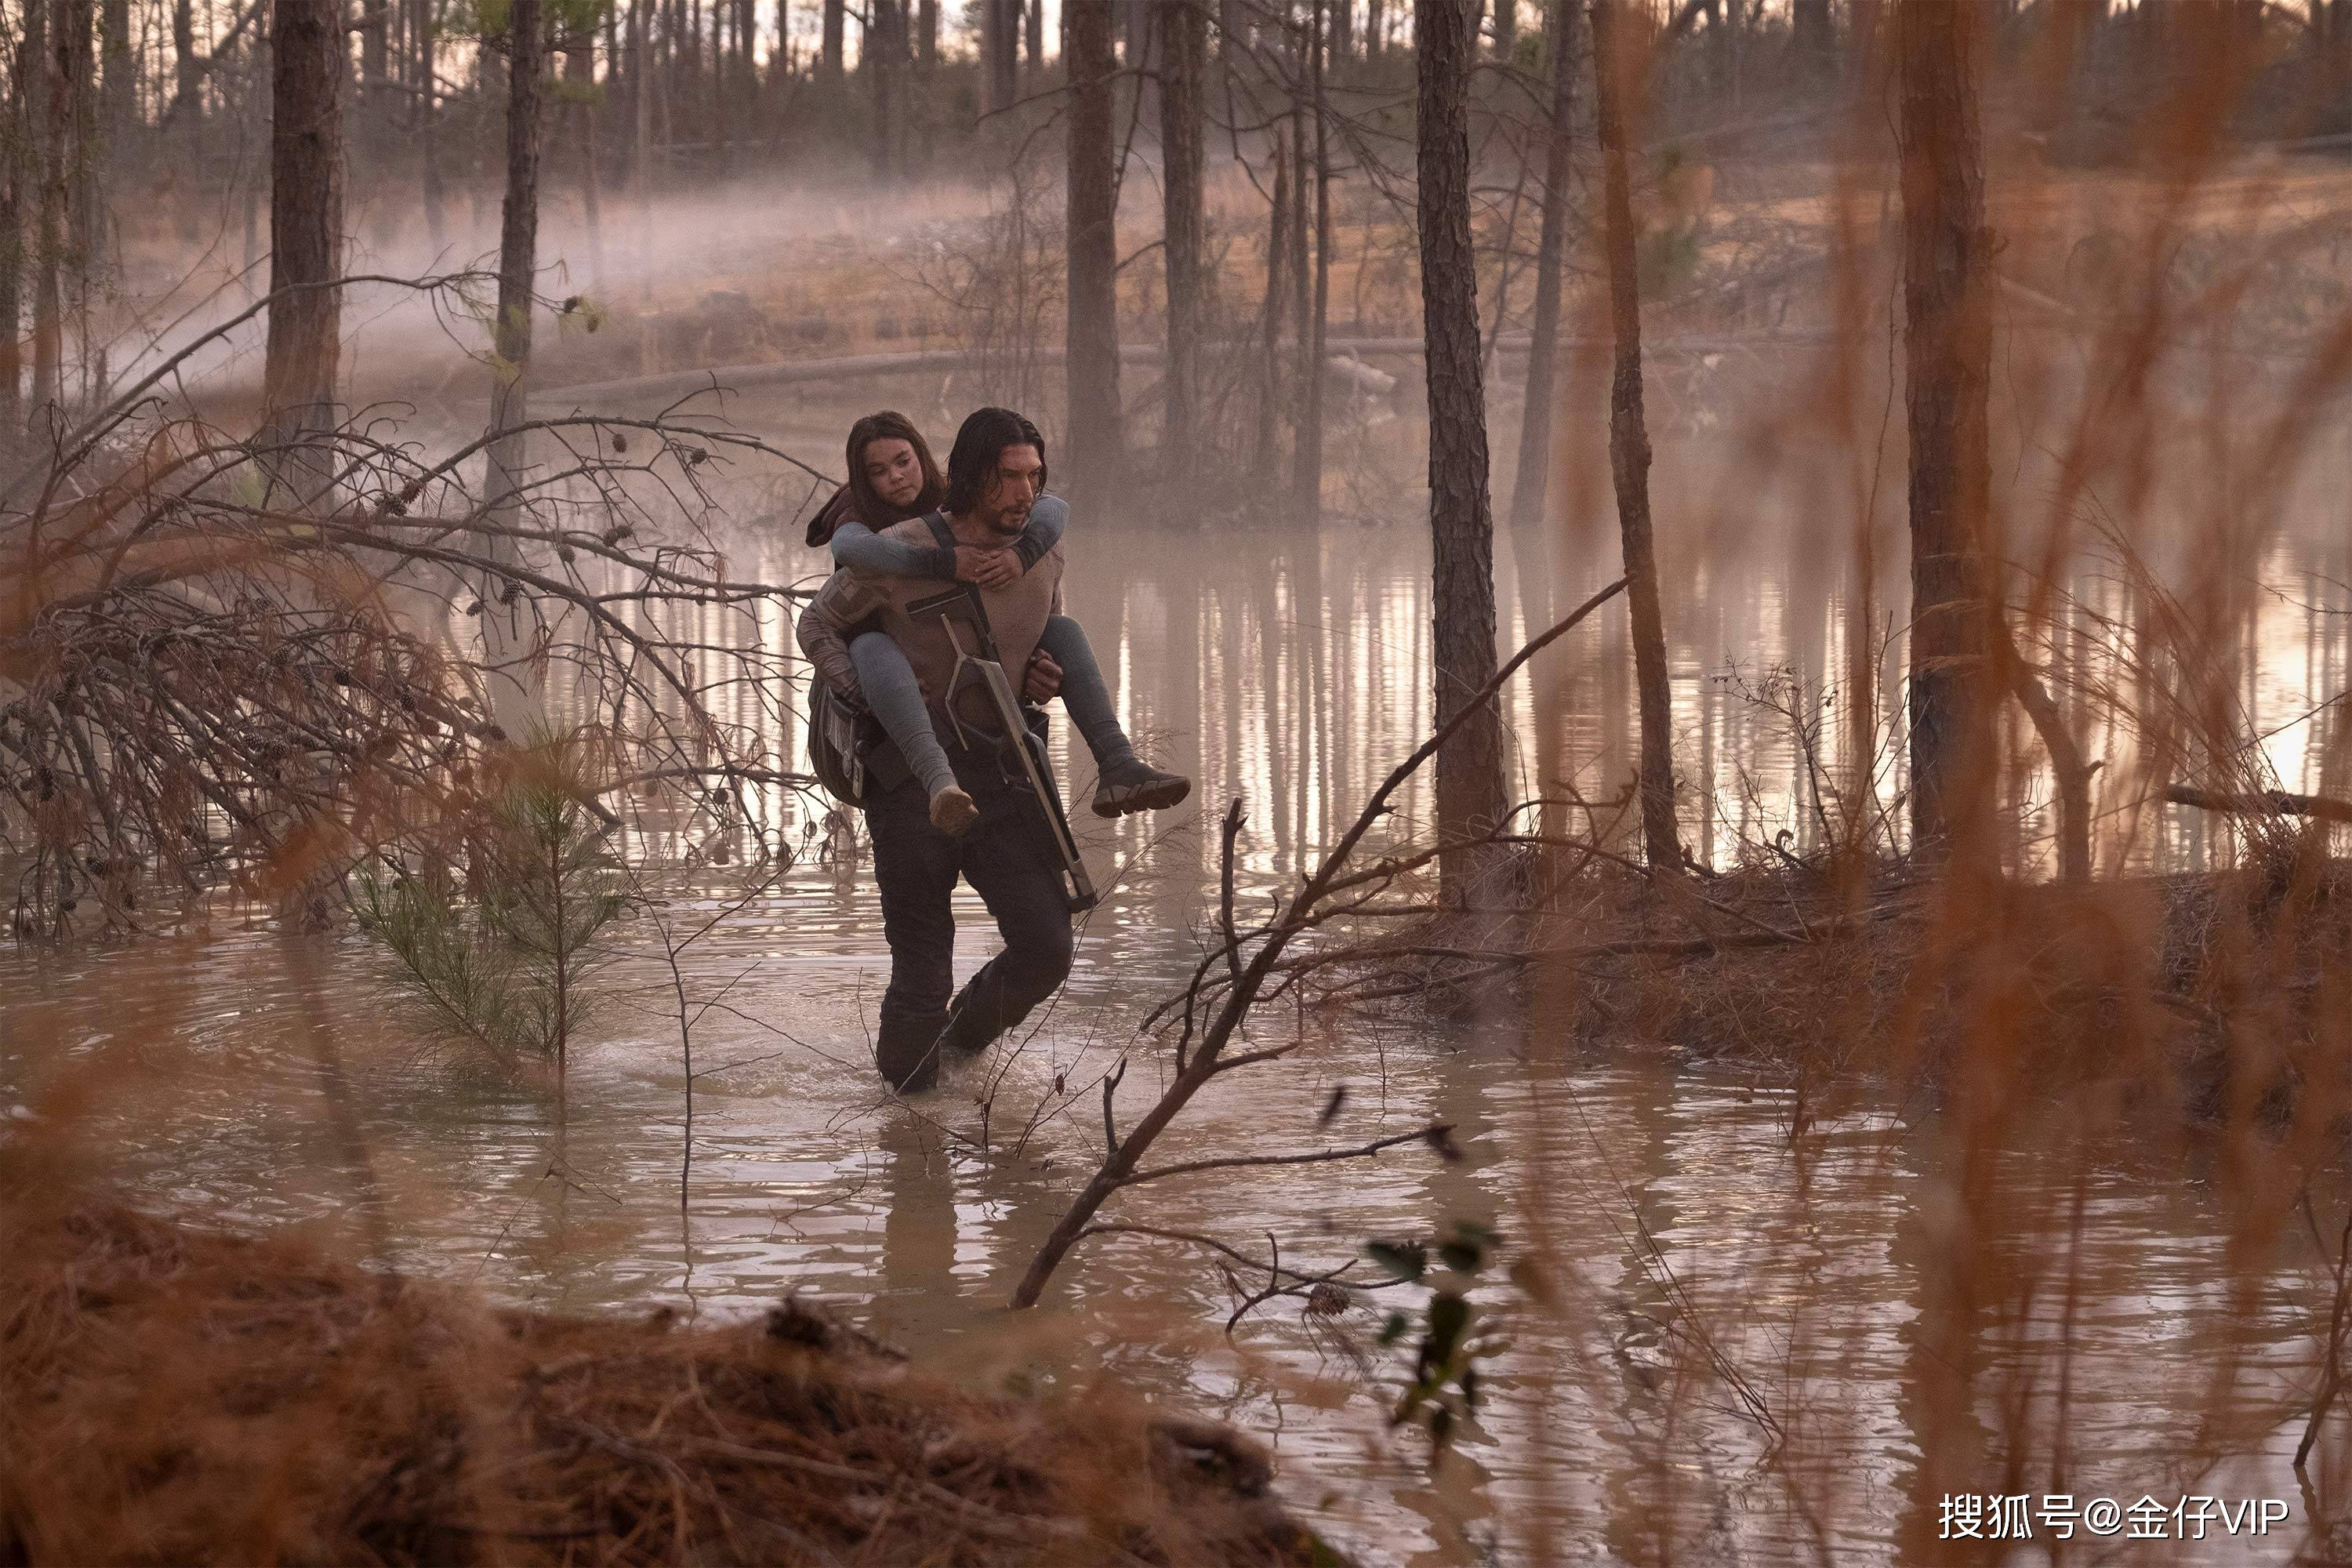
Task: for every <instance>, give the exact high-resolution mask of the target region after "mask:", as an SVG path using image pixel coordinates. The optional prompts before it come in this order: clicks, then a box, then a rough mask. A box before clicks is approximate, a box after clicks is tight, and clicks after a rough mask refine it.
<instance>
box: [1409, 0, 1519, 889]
mask: <svg viewBox="0 0 2352 1568" xmlns="http://www.w3.org/2000/svg"><path fill="white" fill-rule="evenodd" d="M1477 17H1478V11H1477V4H1476V0H1420V3H1419V4H1417V5H1414V6H1413V13H1412V38H1413V53H1414V57H1415V58H1414V69H1415V78H1416V82H1417V100H1418V109H1419V126H1418V142H1419V149H1418V153H1419V157H1418V164H1419V172H1420V188H1419V193H1418V198H1417V200H1418V207H1419V212H1420V219H1421V310H1422V331H1423V337H1424V339H1425V341H1426V343H1427V353H1426V356H1425V362H1424V363H1425V365H1426V374H1427V376H1428V391H1429V528H1430V542H1431V556H1432V561H1433V570H1434V584H1433V588H1434V594H1433V596H1434V599H1435V606H1434V608H1435V625H1434V626H1433V639H1432V646H1433V652H1434V659H1433V663H1434V669H1433V682H1432V684H1433V689H1434V692H1435V697H1436V708H1437V719H1436V721H1437V726H1438V727H1439V728H1441V729H1443V728H1444V726H1445V725H1447V724H1449V723H1451V722H1452V721H1454V716H1455V715H1456V714H1457V713H1458V712H1460V711H1461V710H1462V709H1463V707H1464V705H1465V702H1467V701H1468V700H1471V699H1472V698H1473V697H1474V696H1475V694H1476V693H1477V692H1479V691H1481V690H1483V689H1485V688H1486V683H1487V682H1488V681H1490V680H1492V679H1494V675H1495V669H1496V658H1495V526H1494V518H1493V516H1492V514H1491V513H1490V512H1489V510H1488V509H1487V498H1486V479H1487V473H1486V380H1485V377H1484V376H1483V374H1481V373H1480V369H1479V346H1480V345H1479V342H1478V274H1477V258H1476V256H1475V252H1474V251H1473V250H1472V248H1471V235H1470V105H1469V96H1470V70H1471V66H1472V63H1473V58H1474V56H1475V53H1476V49H1477V31H1476V28H1477ZM1482 708H1483V711H1481V712H1478V713H1475V714H1474V715H1472V716H1471V717H1470V718H1469V719H1468V720H1467V721H1465V722H1464V724H1463V725H1462V727H1461V728H1460V729H1459V730H1457V731H1454V735H1453V737H1452V739H1450V740H1449V741H1448V742H1446V744H1445V746H1444V749H1443V750H1441V751H1440V752H1438V753H1437V829H1438V834H1439V837H1440V841H1441V842H1444V841H1449V840H1451V841H1460V840H1463V839H1466V838H1475V837H1480V836H1483V835H1484V834H1486V833H1488V832H1490V831H1492V830H1493V828H1494V827H1495V826H1496V824H1497V823H1498V822H1499V821H1500V820H1501V818H1502V816H1503V812H1504V810H1505V804H1506V803H1505V801H1504V798H1503V753H1502V714H1501V710H1500V708H1499V706H1498V704H1497V703H1496V701H1495V700H1494V699H1492V698H1489V699H1487V700H1486V702H1485V703H1484V704H1482ZM1482 859H1483V857H1479V856H1474V855H1469V854H1463V853H1459V852H1457V853H1454V854H1451V855H1446V856H1444V857H1443V858H1441V859H1440V861H1439V863H1438V884H1439V897H1440V900H1442V901H1443V902H1444V903H1447V904H1455V905H1458V904H1460V903H1462V902H1464V901H1465V900H1466V899H1467V898H1468V896H1469V893H1470V890H1471V887H1472V884H1473V881H1474V880H1475V873H1476V871H1477V869H1478V866H1479V863H1480V862H1481V860H1482Z"/></svg>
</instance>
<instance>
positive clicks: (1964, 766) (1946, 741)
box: [1895, 0, 1993, 851]
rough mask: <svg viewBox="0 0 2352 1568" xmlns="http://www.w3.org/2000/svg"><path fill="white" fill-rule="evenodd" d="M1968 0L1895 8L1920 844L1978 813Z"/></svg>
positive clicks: (1984, 305)
mask: <svg viewBox="0 0 2352 1568" xmlns="http://www.w3.org/2000/svg"><path fill="white" fill-rule="evenodd" d="M1983 20H1984V18H1983V15H1982V11H1981V8H1980V3H1979V0H1904V3H1903V4H1901V5H1897V6H1896V7H1895V52H1896V57H1897V58H1896V68H1897V73H1898V76H1899V96H1900V100H1901V101H1900V110H1899V113H1900V132H1901V138H1902V153H1903V315H1904V406H1905V410H1906V415H1907V416H1908V422H1909V437H1910V458H1911V474H1910V503H1911V660H1910V663H1911V688H1910V710H1911V837H1912V843H1913V847H1914V848H1915V849H1927V850H1931V851H1932V850H1933V849H1935V848H1936V847H1937V846H1942V845H1948V844H1949V843H1950V842H1951V841H1953V840H1954V839H1955V838H1956V837H1961V836H1963V835H1964V833H1965V832H1966V830H1967V829H1969V827H1971V826H1978V825H1979V824H1980V823H1981V822H1983V821H1984V820H1985V819H1986V814H1987V813H1989V811H1990V792H1991V789H1992V784H1993V778H1992V768H1993V759H1992V757H1991V755H1990V742H1991V733H1990V730H1991V712H1990V707H1991V704H1990V701H1989V700H1988V694H1987V693H1986V692H1985V691H1984V689H1983V688H1984V685H1985V674H1986V660H1987V655H1988V653H1989V651H1990V650H1989V647H1988V638H1987V626H1988V624H1989V623H1988V614H1989V605H1988V604H1987V602H1986V595H1987V593H1988V592H1989V590H1990V583H1989V581H1988V574H1987V570H1986V562H1985V557H1984V527H1985V509H1986V500H1987V497H1988V495H1989V493H1990V487H1991V477H1992V476H1991V448H1990V437H1989V434H1988V426H1987V406H1986V399H1987V396H1988V394H1989V392H1990V386H1991V372H1992V311H1991V300H1990V289H1989V280H1988V278H1987V272H1988V269H1989V267H1990V261H1991V255H1992V250H1991V240H1990V236H1989V235H1988V233H1987V232H1986V229H1985V223H1984V159H1983V148H1982V145H1981V142H1980V139H1979V126H1978V121H1977V109H1978V104H1977V94H1978V80H1979V74H1978V73H1979V69H1980V68H1981V59H1982V48H1983V31H1984V28H1983Z"/></svg>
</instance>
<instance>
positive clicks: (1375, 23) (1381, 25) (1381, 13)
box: [1364, 0, 1388, 60]
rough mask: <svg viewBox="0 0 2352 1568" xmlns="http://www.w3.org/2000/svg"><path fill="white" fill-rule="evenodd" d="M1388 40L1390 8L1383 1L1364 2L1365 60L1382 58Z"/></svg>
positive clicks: (1369, 0)
mask: <svg viewBox="0 0 2352 1568" xmlns="http://www.w3.org/2000/svg"><path fill="white" fill-rule="evenodd" d="M1387 40H1388V8H1387V6H1386V5H1383V4H1382V3H1381V0H1364V58H1366V59H1368V60H1376V59H1379V58H1381V46H1382V45H1383V44H1385V43H1386V42H1387Z"/></svg>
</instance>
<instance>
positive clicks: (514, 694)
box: [482, 0, 547, 745]
mask: <svg viewBox="0 0 2352 1568" xmlns="http://www.w3.org/2000/svg"><path fill="white" fill-rule="evenodd" d="M546 55H547V26H546V22H545V19H544V16H543V15H542V12H541V0H514V5H513V10H512V12H511V13H510V15H509V22H508V37H507V182H506V184H507V188H506V202H505V205H504V207H503V208H502V210H501V215H500V222H499V317H498V331H497V333H496V342H497V349H498V361H499V363H498V364H497V366H496V367H495V371H494V379H493V381H492V383H491V385H490V429H491V430H492V432H493V433H496V432H500V431H513V430H515V427H516V426H520V425H522V424H523V423H525V422H526V421H527V420H529V419H530V339H531V294H532V284H533V282H534V279H535V274H536V273H537V270H538V264H539V157H540V106H541V95H542V87H541V78H542V77H543V76H544V74H545V63H546ZM529 446H530V437H528V436H526V435H523V434H520V433H516V434H510V435H500V436H499V437H498V439H496V440H494V441H493V442H491V444H490V452H489V468H488V475H487V477H486V479H485V483H484V487H483V488H484V492H485V499H486V500H487V501H488V504H489V507H490V509H491V515H492V517H493V518H495V519H497V520H498V521H507V522H510V521H513V520H514V519H515V517H516V514H517V511H518V510H519V501H520V496H519V493H518V492H519V491H520V489H521V487H522V486H524V485H525V484H527V483H528V482H529V481H528V479H527V476H526V475H525V472H524V470H525V467H526V465H527V463H528V461H529V457H530V453H529ZM490 550H491V552H492V554H493V555H494V556H495V557H496V558H498V559H500V560H504V561H509V562H512V561H516V560H518V559H520V553H521V552H520V546H519V544H518V543H517V542H516V541H514V540H512V539H510V538H506V537H503V536H502V537H499V538H495V539H493V540H492V541H491V542H490ZM482 632H483V644H484V646H483V654H484V662H485V663H487V664H488V665H490V666H492V667H507V668H501V669H500V672H499V673H496V674H494V675H493V676H492V677H491V679H490V698H491V711H492V712H493V713H494V714H495V715H496V716H497V719H498V721H499V725H500V726H501V727H502V728H503V729H504V730H505V731H506V733H507V739H508V740H509V742H513V743H515V744H517V745H521V744H524V743H525V742H527V741H528V740H529V739H530V727H531V724H532V722H533V721H534V720H535V719H536V718H537V716H538V713H537V703H536V701H535V700H534V699H533V697H532V694H531V693H530V691H529V690H528V689H526V688H525V687H524V685H523V684H522V681H521V679H520V678H519V677H518V676H517V675H515V674H514V673H513V672H512V669H511V668H510V667H511V666H513V665H514V664H515V663H516V662H517V661H518V660H519V658H520V655H521V648H520V645H519V644H518V643H517V642H516V641H515V640H514V639H513V638H512V637H510V636H509V622H508V618H507V616H506V615H505V614H504V613H503V612H502V610H501V609H500V608H499V606H496V605H493V606H490V607H489V608H488V613H486V614H485V615H484V616H482Z"/></svg>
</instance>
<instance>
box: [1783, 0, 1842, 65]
mask: <svg viewBox="0 0 2352 1568" xmlns="http://www.w3.org/2000/svg"><path fill="white" fill-rule="evenodd" d="M1789 47H1790V49H1791V50H1792V51H1793V52H1794V53H1795V55H1796V57H1797V70H1798V73H1799V74H1800V75H1801V77H1803V78H1804V79H1808V80H1811V81H1827V80H1828V79H1830V78H1832V77H1833V76H1835V75H1836V74H1837V34H1836V32H1835V30H1834V29H1833V28H1832V26H1831V24H1830V0H1792V3H1791V5H1790V27H1789Z"/></svg>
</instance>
